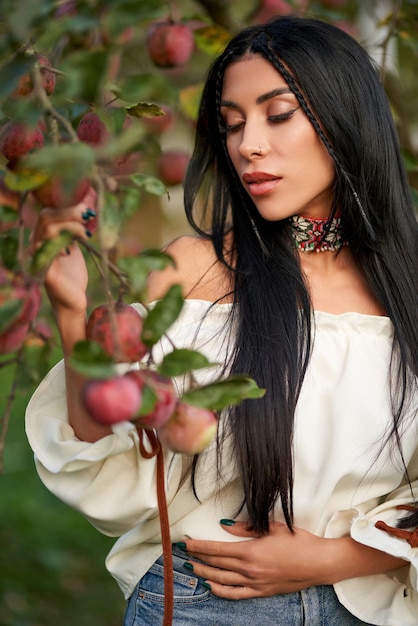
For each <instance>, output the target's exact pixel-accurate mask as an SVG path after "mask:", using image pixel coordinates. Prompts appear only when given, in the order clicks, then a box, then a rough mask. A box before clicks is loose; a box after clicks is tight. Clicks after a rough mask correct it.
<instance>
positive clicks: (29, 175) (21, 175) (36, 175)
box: [4, 167, 49, 193]
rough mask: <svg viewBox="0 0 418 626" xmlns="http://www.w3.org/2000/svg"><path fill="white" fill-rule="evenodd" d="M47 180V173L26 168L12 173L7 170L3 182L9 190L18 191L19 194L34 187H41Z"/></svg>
mask: <svg viewBox="0 0 418 626" xmlns="http://www.w3.org/2000/svg"><path fill="white" fill-rule="evenodd" d="M48 179H49V176H48V174H47V173H45V172H41V171H39V170H31V169H29V168H27V167H26V168H20V169H18V170H14V171H12V170H9V171H8V172H6V174H5V176H4V182H5V184H6V185H7V186H8V187H9V189H12V190H13V191H19V192H20V193H25V192H26V191H31V190H32V189H36V187H39V186H40V185H43V184H44V183H45V182H46V181H47V180H48Z"/></svg>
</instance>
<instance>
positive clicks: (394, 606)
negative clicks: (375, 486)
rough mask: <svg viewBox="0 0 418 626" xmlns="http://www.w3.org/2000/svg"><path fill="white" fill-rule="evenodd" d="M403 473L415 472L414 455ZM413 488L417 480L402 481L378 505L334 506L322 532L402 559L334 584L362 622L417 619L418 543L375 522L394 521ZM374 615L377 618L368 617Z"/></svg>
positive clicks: (405, 623)
mask: <svg viewBox="0 0 418 626" xmlns="http://www.w3.org/2000/svg"><path fill="white" fill-rule="evenodd" d="M408 473H409V475H410V476H411V477H413V476H418V455H415V458H414V459H413V461H412V462H411V464H410V465H409V466H408ZM411 487H412V491H411ZM417 493H418V480H416V481H414V482H412V485H411V486H410V485H409V484H407V483H405V484H404V485H403V486H401V487H399V488H398V489H396V490H395V491H393V492H392V493H390V494H389V495H388V496H387V497H386V498H384V499H382V501H381V502H380V503H379V504H378V505H377V506H373V505H371V506H368V504H367V503H365V504H364V505H362V506H361V507H358V508H355V509H350V510H346V511H337V512H336V513H335V514H334V515H333V517H332V518H331V520H330V522H329V524H328V526H327V531H326V536H327V537H341V536H343V535H347V534H349V535H351V537H352V538H353V539H354V540H355V541H357V542H359V543H361V544H364V545H366V546H369V547H371V548H376V549H377V550H381V551H382V552H386V553H387V554H391V555H392V556H394V557H397V558H401V559H404V560H405V561H406V564H405V567H403V568H400V569H397V570H394V571H392V572H386V573H385V574H380V575H377V576H366V577H362V578H352V579H349V580H344V581H341V582H339V583H337V584H336V585H334V586H335V590H336V593H337V595H338V597H339V599H340V601H341V602H342V603H343V604H344V605H345V606H346V607H347V608H348V609H349V610H350V611H351V612H352V613H353V614H354V615H357V616H358V617H360V618H361V619H363V620H364V621H366V622H368V621H371V622H372V623H381V624H383V623H385V624H394V625H399V626H416V624H417V623H418V617H417V616H418V576H417V572H418V547H413V545H411V544H410V543H409V542H408V540H407V538H400V537H397V536H396V535H394V534H391V533H388V532H386V531H385V530H381V529H379V528H377V527H376V523H377V522H379V521H382V522H385V524H387V525H388V526H391V527H396V524H397V521H398V520H399V518H400V517H401V515H402V514H404V513H405V511H402V510H401V509H399V508H398V507H399V506H404V505H410V504H411V500H414V498H416V494H417ZM414 494H415V495H414ZM412 543H414V542H412ZM376 617H377V618H378V619H380V620H382V621H378V622H373V621H372V620H373V619H376Z"/></svg>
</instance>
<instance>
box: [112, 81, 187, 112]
mask: <svg viewBox="0 0 418 626" xmlns="http://www.w3.org/2000/svg"><path fill="white" fill-rule="evenodd" d="M111 90H112V92H113V93H114V94H115V95H116V96H117V97H118V98H119V99H120V100H124V101H125V102H128V103H131V104H132V105H136V104H137V103H138V102H147V101H151V102H152V101H153V100H156V101H157V102H168V101H169V100H170V101H171V100H175V97H174V96H175V90H174V88H173V86H172V85H171V83H170V82H169V80H168V78H167V77H165V76H163V75H162V74H159V73H153V74H135V75H133V76H127V77H126V78H124V79H123V80H122V81H121V83H120V85H118V86H117V87H112V88H111Z"/></svg>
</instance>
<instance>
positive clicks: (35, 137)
mask: <svg viewBox="0 0 418 626" xmlns="http://www.w3.org/2000/svg"><path fill="white" fill-rule="evenodd" d="M43 145H44V136H43V134H42V132H41V130H40V128H39V126H36V127H31V126H29V125H28V124H25V122H9V125H8V127H7V128H6V129H5V131H4V132H3V134H2V136H1V140H0V152H1V153H2V154H3V155H4V156H5V157H6V159H7V160H8V161H10V163H11V164H14V163H15V162H16V161H18V160H19V159H20V158H21V157H23V156H25V155H26V154H28V153H29V152H32V151H33V150H37V149H38V148H42V146H43Z"/></svg>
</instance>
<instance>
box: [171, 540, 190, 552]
mask: <svg viewBox="0 0 418 626" xmlns="http://www.w3.org/2000/svg"><path fill="white" fill-rule="evenodd" d="M174 545H175V546H176V548H178V549H179V550H187V546H186V544H185V543H184V541H177V542H176V543H175V544H174Z"/></svg>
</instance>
